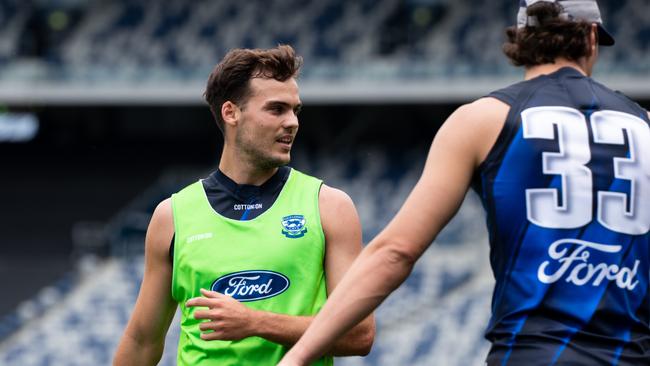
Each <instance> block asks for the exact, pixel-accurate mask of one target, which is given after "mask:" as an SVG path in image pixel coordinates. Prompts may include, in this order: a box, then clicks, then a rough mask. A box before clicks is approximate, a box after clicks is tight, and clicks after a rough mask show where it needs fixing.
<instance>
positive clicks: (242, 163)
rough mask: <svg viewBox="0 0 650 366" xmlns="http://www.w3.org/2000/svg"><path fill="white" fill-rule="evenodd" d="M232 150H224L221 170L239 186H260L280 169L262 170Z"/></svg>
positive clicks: (220, 162) (220, 163)
mask: <svg viewBox="0 0 650 366" xmlns="http://www.w3.org/2000/svg"><path fill="white" fill-rule="evenodd" d="M235 155H238V154H236V153H234V152H233V151H232V150H230V149H224V150H223V152H222V154H221V160H220V161H219V170H221V172H222V173H223V174H225V175H226V176H227V177H228V178H230V179H231V180H232V181H233V182H235V183H237V184H248V185H253V186H260V185H262V184H264V182H266V181H267V180H269V178H271V177H272V176H273V174H275V173H276V172H277V171H278V167H273V168H260V167H259V166H256V165H254V164H253V163H251V162H250V161H248V160H247V159H246V158H245V157H242V156H241V155H240V156H238V157H237V156H235Z"/></svg>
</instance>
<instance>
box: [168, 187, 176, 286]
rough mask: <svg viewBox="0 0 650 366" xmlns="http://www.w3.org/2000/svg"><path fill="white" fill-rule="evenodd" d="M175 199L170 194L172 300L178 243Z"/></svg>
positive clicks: (173, 195) (174, 196) (174, 195)
mask: <svg viewBox="0 0 650 366" xmlns="http://www.w3.org/2000/svg"><path fill="white" fill-rule="evenodd" d="M176 197H177V195H176V194H172V197H171V201H172V219H173V220H172V222H173V225H174V236H173V237H172V242H171V244H170V246H173V251H171V250H170V251H171V256H172V258H171V262H172V283H171V292H172V293H171V295H172V299H176V296H174V294H175V292H176V291H175V290H176V268H177V267H178V266H177V265H176V264H175V263H174V262H175V261H176V258H178V255H177V254H176V253H177V251H178V242H177V241H178V239H177V238H178V235H177V234H178V233H177V232H176V228H177V227H178V225H177V224H176V202H175V201H176ZM170 249H171V248H170Z"/></svg>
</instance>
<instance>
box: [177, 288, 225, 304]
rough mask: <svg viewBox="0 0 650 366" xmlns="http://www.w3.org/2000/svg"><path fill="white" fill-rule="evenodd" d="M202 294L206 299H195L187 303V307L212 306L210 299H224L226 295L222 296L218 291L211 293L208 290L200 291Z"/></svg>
mask: <svg viewBox="0 0 650 366" xmlns="http://www.w3.org/2000/svg"><path fill="white" fill-rule="evenodd" d="M200 291H201V294H202V295H203V296H204V297H194V298H191V299H189V300H187V301H186V302H185V306H188V307H189V306H208V307H209V306H212V301H211V300H210V299H222V298H224V297H225V296H226V295H223V294H220V293H218V292H216V291H210V290H206V289H203V288H202V289H200Z"/></svg>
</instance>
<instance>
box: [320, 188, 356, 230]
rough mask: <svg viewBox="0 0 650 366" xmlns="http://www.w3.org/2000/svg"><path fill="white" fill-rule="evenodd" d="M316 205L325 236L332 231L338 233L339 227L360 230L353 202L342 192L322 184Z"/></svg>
mask: <svg viewBox="0 0 650 366" xmlns="http://www.w3.org/2000/svg"><path fill="white" fill-rule="evenodd" d="M318 205H319V209H320V216H321V223H322V225H323V230H324V231H325V235H326V236H328V234H332V231H333V230H334V231H339V227H340V226H344V227H345V226H347V228H348V229H350V228H354V227H359V231H360V230H361V229H360V226H361V225H360V224H359V217H358V215H357V210H356V208H355V206H354V202H352V198H350V196H348V194H347V193H345V192H343V191H342V190H340V189H337V188H333V187H330V186H327V185H325V184H323V186H322V187H321V190H320V194H319V195H318ZM346 230H347V229H346ZM328 231H329V233H328Z"/></svg>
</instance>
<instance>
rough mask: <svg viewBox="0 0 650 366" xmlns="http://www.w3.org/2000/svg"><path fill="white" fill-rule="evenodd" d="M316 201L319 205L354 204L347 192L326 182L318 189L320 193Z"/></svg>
mask: <svg viewBox="0 0 650 366" xmlns="http://www.w3.org/2000/svg"><path fill="white" fill-rule="evenodd" d="M318 202H319V204H320V206H321V207H322V206H323V204H325V205H326V206H331V205H334V206H336V205H351V206H354V203H353V202H352V198H350V196H349V195H348V194H347V193H345V192H343V191H342V190H340V189H338V188H334V187H330V186H328V185H326V184H323V186H322V187H321V189H320V193H319V195H318Z"/></svg>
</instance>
